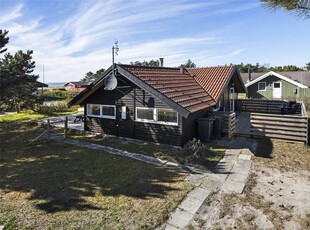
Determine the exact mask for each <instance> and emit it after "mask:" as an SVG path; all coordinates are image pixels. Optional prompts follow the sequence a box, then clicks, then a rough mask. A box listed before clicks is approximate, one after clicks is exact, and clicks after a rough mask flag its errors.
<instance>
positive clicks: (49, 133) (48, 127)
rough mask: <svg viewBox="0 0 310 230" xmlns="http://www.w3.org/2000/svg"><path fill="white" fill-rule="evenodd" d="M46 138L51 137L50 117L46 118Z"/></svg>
mask: <svg viewBox="0 0 310 230" xmlns="http://www.w3.org/2000/svg"><path fill="white" fill-rule="evenodd" d="M47 139H48V140H50V139H51V132H50V119H47Z"/></svg>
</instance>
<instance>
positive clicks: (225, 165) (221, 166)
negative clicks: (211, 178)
mask: <svg viewBox="0 0 310 230" xmlns="http://www.w3.org/2000/svg"><path fill="white" fill-rule="evenodd" d="M233 166H234V162H219V163H218V164H217V166H216V167H215V168H214V169H213V173H227V172H229V171H230V170H231V169H232V168H233Z"/></svg>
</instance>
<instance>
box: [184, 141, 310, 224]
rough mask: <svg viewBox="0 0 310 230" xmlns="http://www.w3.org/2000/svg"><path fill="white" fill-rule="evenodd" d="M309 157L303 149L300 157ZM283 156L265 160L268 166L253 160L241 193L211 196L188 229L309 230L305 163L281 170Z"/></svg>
mask: <svg viewBox="0 0 310 230" xmlns="http://www.w3.org/2000/svg"><path fill="white" fill-rule="evenodd" d="M276 145H278V143H275V144H274V147H277V146H276ZM280 145H281V144H280ZM288 147H291V148H293V149H294V148H301V147H300V146H297V147H296V145H289V146H288ZM293 149H290V150H291V151H292V150H293ZM295 153H296V152H295ZM305 153H306V154H305ZM278 154H281V153H278ZM309 155H310V151H309V149H308V148H307V149H305V151H304V152H303V158H304V159H306V161H309V157H310V156H309ZM283 156H285V154H281V157H274V158H272V159H269V160H268V161H270V163H268V162H266V159H264V160H263V161H261V160H259V159H258V160H255V158H254V161H253V164H252V168H251V174H250V176H249V179H248V183H247V185H246V188H245V191H244V192H243V194H223V193H221V192H219V193H215V194H213V195H212V196H210V197H209V198H208V199H207V200H205V202H204V205H203V206H202V207H201V208H200V210H199V211H198V213H197V214H196V216H195V218H194V221H192V223H191V225H190V226H189V227H188V229H294V230H295V229H310V171H309V170H308V167H305V166H308V164H304V165H302V167H298V166H299V165H300V164H298V166H296V167H294V165H292V164H293V163H292V164H291V165H290V167H282V164H281V163H280V160H279V159H281V162H282V163H283V159H284V158H285V157H283ZM285 160H287V157H286V158H285ZM277 161H278V162H279V164H276V163H277ZM284 168H285V170H284Z"/></svg>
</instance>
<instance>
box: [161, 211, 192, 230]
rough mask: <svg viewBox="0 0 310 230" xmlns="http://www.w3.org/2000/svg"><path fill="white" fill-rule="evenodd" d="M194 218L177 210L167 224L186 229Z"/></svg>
mask: <svg viewBox="0 0 310 230" xmlns="http://www.w3.org/2000/svg"><path fill="white" fill-rule="evenodd" d="M193 217H194V215H193V214H191V213H189V212H186V211H184V210H181V209H179V208H177V209H176V210H175V211H174V212H173V213H172V214H171V215H170V217H169V220H168V221H167V223H168V224H169V225H172V226H175V227H177V228H180V229H184V228H185V227H186V226H187V225H188V224H189V222H190V221H191V219H192V218H193Z"/></svg>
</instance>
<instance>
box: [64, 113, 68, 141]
mask: <svg viewBox="0 0 310 230" xmlns="http://www.w3.org/2000/svg"><path fill="white" fill-rule="evenodd" d="M67 134H68V116H66V118H65V132H64V136H65V138H67Z"/></svg>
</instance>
